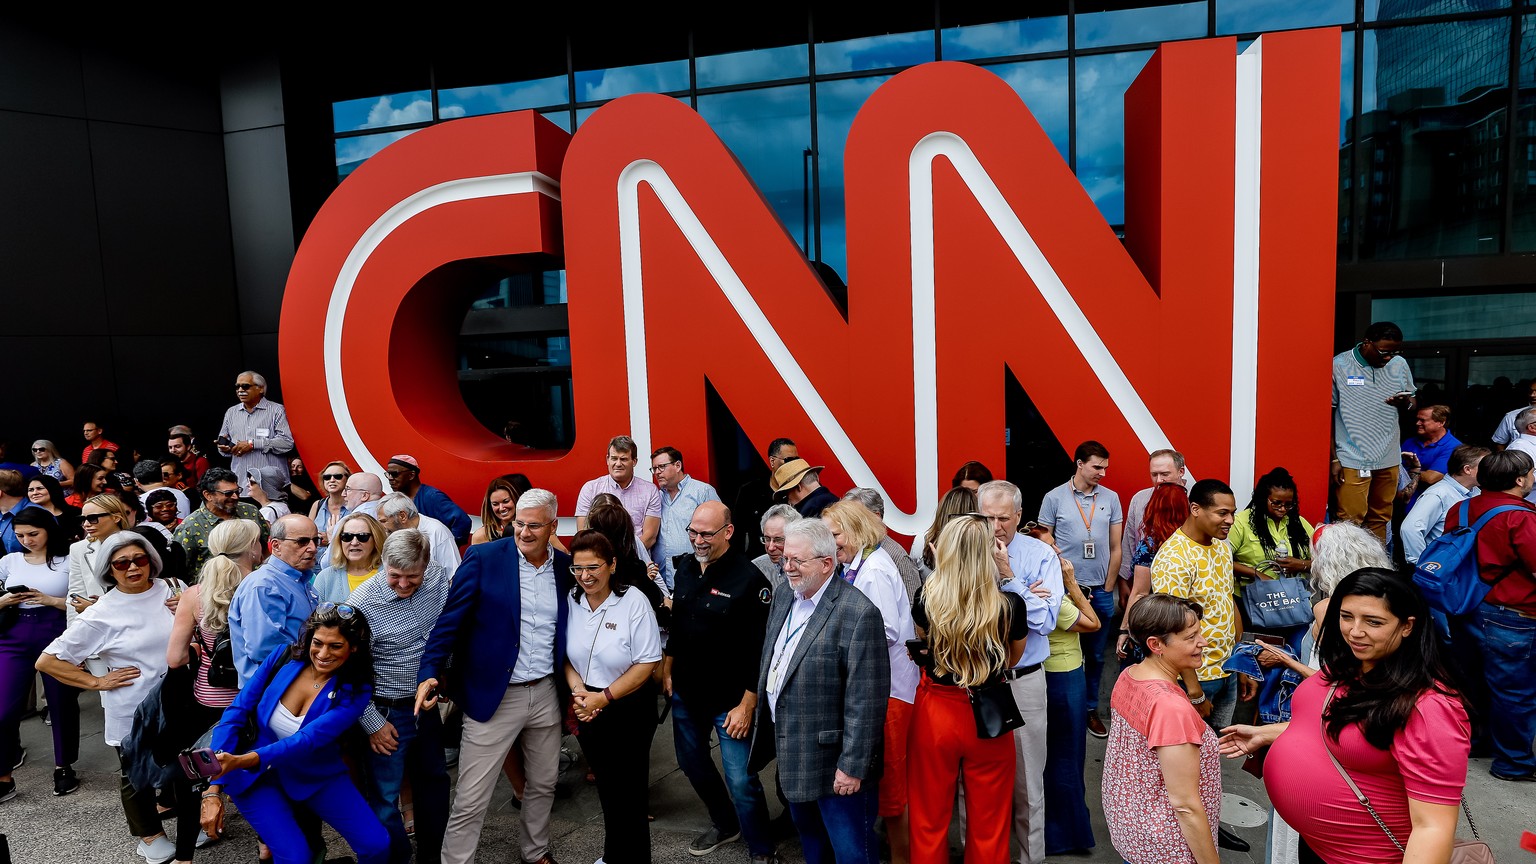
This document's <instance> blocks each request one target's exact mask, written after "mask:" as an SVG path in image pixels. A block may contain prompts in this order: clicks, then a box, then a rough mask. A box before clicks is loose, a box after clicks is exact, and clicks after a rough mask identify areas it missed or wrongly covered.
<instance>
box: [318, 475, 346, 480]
mask: <svg viewBox="0 0 1536 864" xmlns="http://www.w3.org/2000/svg"><path fill="white" fill-rule="evenodd" d="M320 479H321V480H345V479H347V475H345V474H321V475H320Z"/></svg>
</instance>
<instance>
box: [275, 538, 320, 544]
mask: <svg viewBox="0 0 1536 864" xmlns="http://www.w3.org/2000/svg"><path fill="white" fill-rule="evenodd" d="M282 539H283V540H284V541H286V542H288V543H297V544H299V545H300V546H319V545H320V538H319V537H284V538H282Z"/></svg>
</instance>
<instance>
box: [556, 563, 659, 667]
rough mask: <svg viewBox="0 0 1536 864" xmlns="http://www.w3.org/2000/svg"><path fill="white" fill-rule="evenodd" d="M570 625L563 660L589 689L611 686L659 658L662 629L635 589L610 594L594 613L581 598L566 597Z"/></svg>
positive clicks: (648, 606) (643, 598)
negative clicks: (633, 669) (630, 670)
mask: <svg viewBox="0 0 1536 864" xmlns="http://www.w3.org/2000/svg"><path fill="white" fill-rule="evenodd" d="M565 602H566V604H567V605H568V607H569V612H570V623H569V625H568V626H567V627H566V631H565V656H566V658H567V659H568V660H570V662H571V668H572V669H575V670H576V674H577V675H580V676H581V680H582V681H583V682H584V683H585V684H586V685H587V688H588V689H589V690H601V689H603V688H604V687H611V686H613V682H615V681H617V680H619V678H621V677H623V675H624V673H625V672H628V671H629V669H630V667H631V666H634V665H635V664H636V663H655V662H657V661H659V660H660V659H661V630H660V629H659V628H658V627H657V626H656V613H655V612H652V611H651V604H650V601H648V600H646V599H645V594H644V593H643V592H641V591H640V590H639V589H638V588H630V589H629V590H627V591H625V592H624V593H623V594H619V593H618V592H616V591H614V592H610V593H609V594H608V599H606V600H604V601H603V602H602V604H601V605H600V606H598V607H597V608H596V609H592V608H591V607H589V606H588V605H587V597H586V595H585V594H580V593H579V592H578V594H577V596H574V597H573V596H571V595H569V594H567V595H566V597H565Z"/></svg>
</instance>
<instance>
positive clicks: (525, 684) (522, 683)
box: [507, 675, 551, 687]
mask: <svg viewBox="0 0 1536 864" xmlns="http://www.w3.org/2000/svg"><path fill="white" fill-rule="evenodd" d="M550 677H551V676H549V675H545V676H544V677H542V678H535V679H533V680H532V681H512V682H510V683H508V684H507V686H508V687H532V686H533V685H535V684H543V683H544V682H545V681H547V680H548V679H549V678H550Z"/></svg>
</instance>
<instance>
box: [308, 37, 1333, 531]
mask: <svg viewBox="0 0 1536 864" xmlns="http://www.w3.org/2000/svg"><path fill="white" fill-rule="evenodd" d="M1338 67H1339V40H1338V34H1337V31H1335V30H1315V31H1301V32H1292V33H1278V34H1270V35H1266V36H1264V37H1262V38H1261V39H1260V40H1258V41H1256V42H1254V43H1253V44H1252V45H1251V46H1250V47H1249V48H1247V49H1246V50H1245V51H1244V52H1243V53H1242V54H1241V55H1238V54H1237V52H1236V43H1235V41H1234V40H1232V39H1212V40H1203V41H1196V42H1184V43H1177V44H1170V45H1166V46H1164V47H1163V48H1161V49H1160V50H1159V51H1158V52H1157V53H1156V54H1155V55H1154V56H1153V58H1152V59H1151V60H1150V61H1149V62H1148V64H1147V67H1146V69H1145V70H1144V71H1143V72H1142V73H1141V75H1140V77H1138V78H1137V80H1136V82H1135V83H1134V84H1133V85H1132V87H1131V88H1130V90H1129V91H1128V92H1127V94H1126V97H1125V100H1126V202H1127V206H1126V226H1125V233H1126V240H1125V242H1124V243H1123V244H1122V243H1121V242H1120V241H1119V240H1118V239H1117V238H1116V237H1115V235H1114V233H1113V232H1112V231H1111V230H1110V229H1109V227H1108V226H1107V225H1106V224H1105V222H1104V220H1103V219H1102V218H1101V217H1100V215H1099V213H1098V211H1097V210H1096V209H1095V207H1094V205H1093V203H1092V201H1091V200H1090V199H1089V197H1088V195H1087V194H1086V193H1085V192H1084V191H1083V189H1082V187H1081V186H1080V185H1079V184H1078V182H1077V180H1076V178H1074V177H1073V175H1072V173H1071V171H1070V170H1069V169H1068V167H1067V165H1066V164H1065V163H1064V162H1063V161H1062V158H1061V156H1060V155H1059V154H1058V153H1057V151H1056V149H1055V148H1054V146H1053V145H1052V144H1051V142H1050V141H1049V139H1048V138H1047V137H1046V135H1045V133H1044V132H1043V131H1042V130H1041V128H1040V126H1039V124H1038V123H1037V122H1036V121H1035V119H1034V117H1033V116H1031V115H1030V113H1029V110H1028V109H1027V108H1026V107H1025V106H1024V104H1023V103H1022V102H1021V101H1020V100H1019V98H1018V97H1017V96H1016V95H1015V94H1014V92H1013V91H1012V90H1011V89H1010V88H1009V87H1008V86H1007V85H1006V84H1005V83H1004V82H1003V81H1002V80H1001V79H999V78H997V77H996V76H995V75H993V74H991V73H990V72H987V71H986V70H985V69H982V68H978V67H974V66H970V65H966V64H960V63H932V64H927V65H924V66H920V67H917V68H914V69H911V70H909V71H907V72H903V73H901V74H900V75H897V76H896V77H894V78H893V79H891V80H890V81H889V82H887V83H886V84H885V85H883V86H882V87H880V89H879V90H877V91H876V92H875V93H874V94H873V95H872V96H871V97H870V99H869V101H868V102H867V103H866V104H865V105H864V107H863V109H862V110H861V111H860V112H859V115H858V117H857V119H856V120H855V122H854V124H853V128H852V131H851V133H850V134H849V138H848V144H847V150H846V155H845V164H846V166H847V167H846V175H845V183H846V196H847V225H848V229H847V230H848V236H847V246H848V289H849V290H848V313H847V318H846V320H845V319H844V317H843V316H842V314H840V313H839V311H838V309H837V308H836V307H835V305H834V304H833V302H832V301H831V300H830V299H829V298H828V296H827V293H826V291H825V289H824V288H823V286H822V285H821V283H820V282H819V281H818V279H817V278H816V276H815V275H814V273H813V272H812V270H811V269H810V268H809V267H808V266H807V264H806V262H805V259H804V257H803V256H802V254H801V253H800V251H799V249H798V247H797V246H796V245H795V243H794V241H793V240H792V239H791V238H790V237H789V236H788V234H787V233H786V232H785V230H784V228H783V226H782V225H781V224H780V223H779V222H778V220H777V218H776V217H775V216H774V214H773V211H772V210H771V208H770V207H769V206H768V204H767V203H766V202H765V201H764V200H763V198H762V196H761V195H760V194H759V192H758V191H757V189H756V187H755V186H753V184H752V182H751V180H750V179H748V178H747V176H746V175H745V173H744V172H743V171H742V169H741V167H740V166H739V165H738V164H737V162H736V161H735V159H734V157H732V155H731V153H730V152H729V151H728V150H727V149H726V147H725V146H724V145H723V144H722V143H721V142H720V140H719V138H717V137H716V136H715V134H714V133H713V132H712V131H711V130H710V129H709V127H708V125H707V124H706V123H705V122H704V121H703V120H702V119H701V118H700V117H699V116H698V115H697V114H695V113H694V112H693V111H692V110H690V109H689V108H688V107H687V106H686V105H684V104H683V103H681V102H678V101H676V100H673V99H669V98H666V97H661V96H645V95H642V96H629V97H624V98H622V99H618V100H616V101H614V102H613V103H610V104H609V105H606V106H604V107H603V108H601V109H600V110H598V111H597V112H596V113H595V114H593V116H592V117H591V118H590V119H588V120H587V121H586V123H585V124H584V125H583V126H582V127H581V129H580V131H579V132H578V133H577V134H576V135H575V136H574V137H573V136H570V135H567V134H566V133H565V132H564V131H562V130H560V129H558V128H557V127H555V126H554V125H552V124H550V123H548V122H547V121H545V120H543V118H541V117H539V116H538V115H536V114H533V113H531V112H522V113H518V114H507V115H495V116H488V117H479V118H471V119H464V120H455V121H452V122H450V123H445V124H442V125H440V126H435V127H432V128H429V129H424V130H422V131H420V132H417V133H415V134H413V135H411V136H410V137H408V138H405V139H403V140H401V141H399V142H397V143H395V144H393V145H391V146H390V147H388V148H386V149H385V150H384V151H382V152H381V153H379V154H378V155H377V156H374V157H373V158H372V159H370V160H369V161H368V162H367V163H366V164H364V165H363V166H361V167H360V168H359V169H358V170H357V171H356V172H354V174H353V175H352V176H351V177H349V178H348V179H347V180H346V182H344V183H342V184H341V186H340V187H339V188H338V189H337V190H336V192H335V194H334V195H332V196H331V198H330V200H329V201H327V202H326V204H325V206H324V207H323V208H322V209H321V211H320V213H319V215H318V216H317V218H316V219H315V222H314V224H313V225H312V226H311V228H310V230H309V233H308V234H307V236H306V237H305V239H304V242H303V244H302V245H301V246H300V248H299V251H298V255H297V256H296V258H295V260H294V265H293V269H292V272H291V274H290V276H289V281H288V289H287V295H286V297H285V299H284V308H283V318H282V332H281V337H280V342H281V358H282V361H281V362H282V372H283V383H284V390H285V396H286V402H287V405H288V409H289V412H290V416H291V417H292V422H293V424H294V426H295V434H296V436H297V438H298V440H299V441H300V442H302V446H303V455H304V458H305V459H306V460H308V461H309V462H310V464H321V463H323V462H325V461H329V460H331V459H336V458H342V459H346V460H347V461H349V462H350V463H351V464H353V465H355V466H357V467H359V468H361V469H362V470H364V471H374V472H380V471H381V470H382V469H381V463H382V461H383V459H386V458H388V456H389V454H392V453H398V452H409V453H412V454H414V455H416V456H417V458H419V459H420V460H421V461H422V463H423V464H424V465H425V466H428V472H429V473H430V478H429V479H430V481H431V482H432V483H434V484H435V485H438V486H440V487H442V488H444V490H445V491H447V492H448V493H449V494H450V495H451V496H453V497H454V498H455V499H457V500H458V501H460V502H461V503H464V504H473V503H474V502H477V501H478V500H479V497H480V495H481V494H482V492H483V489H484V487H485V484H486V482H487V481H488V480H489V478H490V477H492V476H494V475H497V474H502V473H506V472H510V471H521V472H524V473H526V474H527V475H528V476H529V477H531V478H533V480H534V482H535V483H536V484H538V485H540V486H544V487H547V488H550V489H552V490H553V491H555V492H556V493H557V494H558V495H559V496H560V499H561V502H562V505H563V508H569V507H570V506H571V504H573V503H574V501H575V495H576V492H577V490H578V489H579V488H580V485H581V483H582V482H584V481H585V480H588V479H590V478H591V477H594V476H597V475H598V474H599V473H601V471H602V470H603V468H602V462H603V454H604V452H605V449H606V446H607V442H608V439H609V438H610V437H611V436H613V435H616V434H621V433H628V434H630V435H632V436H633V437H634V438H635V439H636V441H637V442H638V443H639V445H640V449H641V451H642V457H643V456H644V455H645V454H646V453H648V452H649V451H650V450H651V449H652V448H654V447H655V446H660V445H663V444H669V445H672V446H675V447H678V448H679V449H681V450H682V451H683V452H684V453H687V454H688V455H689V456H690V459H689V465H690V468H691V469H693V473H694V474H695V475H696V476H701V477H704V478H705V479H707V466H708V465H709V464H710V460H709V459H708V458H707V454H708V451H709V449H710V448H709V435H708V429H707V421H706V414H705V382H706V381H708V382H709V384H711V385H712V386H713V387H714V388H715V390H716V391H717V392H718V393H719V394H720V396H721V397H722V398H723V399H724V401H725V403H726V404H727V405H728V406H729V408H730V409H731V411H732V413H733V414H734V415H735V417H736V418H737V420H738V421H739V422H740V423H741V424H742V426H743V428H744V429H745V430H746V432H747V434H748V435H749V436H750V437H751V439H752V440H753V441H756V442H762V443H766V442H767V441H768V440H770V439H772V438H774V437H778V436H787V437H790V438H793V439H795V440H796V441H797V442H799V444H800V452H801V453H802V454H806V455H807V456H808V457H809V458H811V459H813V460H815V461H816V463H817V464H820V463H825V464H827V465H828V466H829V467H828V470H827V476H826V478H825V482H826V483H827V484H828V485H830V486H832V487H833V488H846V487H848V486H851V485H861V486H873V487H876V488H879V489H880V490H882V491H883V492H884V494H885V495H886V497H887V499H888V500H889V501H890V504H891V506H890V507H889V508H888V509H887V522H888V523H889V524H890V525H891V527H892V529H893V530H896V531H899V532H901V533H906V534H915V533H918V532H920V531H922V530H925V529H926V527H927V525H928V522H929V521H930V520H931V518H932V513H933V510H934V508H935V507H936V505H937V502H938V498H939V495H940V494H941V493H942V491H943V484H944V483H945V482H946V480H947V478H948V476H949V474H948V472H951V471H953V470H954V468H955V467H956V466H957V465H959V464H960V463H961V462H963V461H965V460H968V459H980V460H982V461H983V462H986V463H987V464H989V465H992V466H994V467H996V466H1000V465H1002V464H1003V463H1004V450H1003V448H1004V441H1003V428H1004V426H1005V418H1004V380H1005V378H1004V370H1005V369H1007V370H1011V371H1012V373H1013V374H1014V376H1015V377H1017V379H1018V380H1019V382H1020V383H1021V384H1022V385H1023V387H1024V388H1025V390H1026V391H1027V392H1028V393H1029V396H1030V398H1031V400H1032V401H1033V402H1034V404H1035V406H1036V407H1037V408H1038V409H1039V411H1040V412H1041V413H1042V415H1043V416H1044V418H1045V420H1046V422H1047V423H1048V424H1049V426H1050V428H1051V430H1052V431H1053V432H1054V433H1055V435H1056V436H1057V438H1058V439H1059V440H1060V441H1061V442H1062V444H1063V445H1064V446H1065V447H1066V448H1067V449H1068V450H1070V449H1071V448H1072V447H1073V446H1074V445H1075V444H1076V443H1077V442H1078V441H1080V440H1082V439H1086V438H1095V439H1098V440H1099V441H1102V442H1104V444H1105V445H1106V446H1107V447H1108V448H1109V449H1110V451H1111V452H1113V453H1114V454H1116V456H1117V457H1118V458H1119V459H1120V460H1121V464H1122V465H1124V466H1125V469H1124V470H1125V476H1126V477H1127V479H1126V480H1125V481H1123V482H1122V483H1119V484H1114V485H1118V486H1120V488H1121V490H1122V491H1123V492H1126V493H1129V492H1130V491H1133V490H1134V489H1135V488H1137V487H1138V486H1139V485H1141V480H1140V477H1139V476H1138V475H1139V469H1133V468H1132V466H1134V465H1138V464H1139V462H1140V459H1139V456H1140V454H1144V453H1146V452H1147V451H1149V450H1153V449H1156V448H1159V447H1167V446H1172V447H1175V448H1177V449H1179V450H1181V451H1183V452H1184V453H1186V454H1187V455H1188V457H1189V459H1190V461H1191V463H1192V465H1193V467H1194V468H1195V470H1197V471H1198V472H1199V473H1200V476H1226V477H1229V478H1230V481H1231V483H1232V485H1233V487H1234V488H1235V489H1236V490H1237V492H1238V498H1239V500H1240V501H1242V500H1246V498H1247V492H1248V490H1249V489H1250V488H1251V485H1252V480H1253V478H1254V476H1255V474H1256V473H1258V472H1262V471H1265V470H1267V469H1268V468H1270V467H1272V466H1274V465H1285V466H1287V467H1288V468H1290V470H1291V471H1292V472H1293V473H1295V474H1296V475H1297V476H1301V477H1318V478H1321V477H1323V476H1324V471H1325V468H1326V466H1325V464H1324V463H1325V462H1326V460H1327V452H1328V448H1327V441H1328V423H1329V413H1328V406H1327V404H1326V403H1325V402H1324V401H1323V400H1322V398H1321V395H1314V394H1321V393H1322V392H1324V389H1325V388H1324V386H1323V384H1324V382H1326V380H1327V376H1328V365H1329V360H1330V355H1331V353H1332V352H1331V343H1332V328H1333V314H1332V312H1333V304H1334V287H1333V284H1334V255H1335V252H1334V236H1333V235H1334V226H1335V224H1336V219H1335V208H1336V198H1337V193H1336V184H1337V179H1336V177H1337V173H1336V172H1337V167H1336V166H1337V151H1338V145H1337V131H1336V130H1337V128H1338V126H1337V124H1338V115H1337V110H1338ZM535 254H538V255H545V256H552V257H553V258H556V259H563V260H564V262H565V267H566V273H567V284H568V288H569V298H570V307H569V313H570V333H571V355H572V367H573V368H572V386H573V391H574V401H575V417H576V437H575V443H574V445H573V446H572V448H571V450H570V451H569V452H567V453H548V454H532V455H530V454H529V453H528V451H522V450H514V449H513V448H512V447H511V446H510V445H508V444H506V443H505V442H503V441H502V440H501V439H499V438H497V437H495V436H494V435H492V434H491V433H490V432H488V431H486V430H485V429H484V428H483V427H481V426H480V424H479V423H477V422H476V421H475V419H474V418H473V417H472V416H471V415H470V413H469V410H468V409H467V408H466V407H465V406H464V404H463V401H462V399H461V398H460V396H459V390H458V384H457V378H456V362H457V352H456V350H455V347H454V346H455V337H456V334H457V332H458V329H459V325H460V323H461V322H462V320H463V314H464V311H465V305H466V301H465V299H464V298H463V297H462V296H460V295H458V294H456V293H455V291H456V288H455V286H454V285H453V284H451V281H450V280H447V279H445V278H443V277H442V276H441V275H440V273H439V270H440V268H441V267H443V265H445V264H448V263H450V262H455V261H460V260H465V259H474V258H486V257H496V256H516V255H535ZM1133 454H1135V456H1136V458H1132V457H1133ZM1133 478H1134V479H1133ZM1313 486H1314V484H1307V488H1306V489H1305V492H1306V493H1307V494H1308V496H1309V500H1308V501H1307V502H1305V503H1306V506H1307V507H1308V508H1309V509H1320V507H1321V503H1322V496H1323V495H1324V494H1325V489H1324V488H1322V484H1321V483H1318V484H1315V486H1316V488H1313ZM471 509H473V508H471ZM563 512H565V513H566V514H569V513H570V510H568V509H563Z"/></svg>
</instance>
